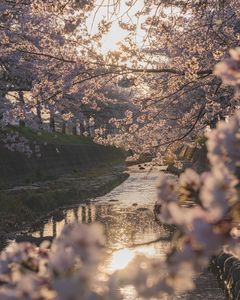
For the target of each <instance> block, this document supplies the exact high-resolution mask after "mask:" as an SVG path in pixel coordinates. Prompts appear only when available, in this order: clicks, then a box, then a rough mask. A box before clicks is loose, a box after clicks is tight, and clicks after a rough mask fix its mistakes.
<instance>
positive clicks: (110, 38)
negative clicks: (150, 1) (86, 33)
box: [88, 0, 144, 53]
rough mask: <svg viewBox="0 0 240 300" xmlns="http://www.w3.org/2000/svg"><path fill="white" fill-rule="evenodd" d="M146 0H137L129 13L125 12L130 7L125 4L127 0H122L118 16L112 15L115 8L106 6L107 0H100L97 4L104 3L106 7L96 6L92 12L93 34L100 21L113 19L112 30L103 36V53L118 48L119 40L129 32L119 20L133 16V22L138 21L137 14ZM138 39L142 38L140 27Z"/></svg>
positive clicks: (90, 23)
mask: <svg viewBox="0 0 240 300" xmlns="http://www.w3.org/2000/svg"><path fill="white" fill-rule="evenodd" d="M143 2H144V0H136V4H135V5H134V7H133V8H132V9H131V10H129V11H128V14H126V13H125V12H126V11H127V10H128V7H127V6H126V5H125V0H121V6H120V10H119V12H118V16H116V15H112V14H113V13H114V10H113V8H111V7H110V8H109V10H108V9H107V7H106V6H104V5H107V3H108V1H107V0H104V1H103V0H98V1H97V5H100V4H101V5H103V6H104V7H101V8H96V9H95V10H94V12H93V13H92V14H91V16H90V18H89V20H88V26H89V30H90V31H91V33H92V34H94V33H96V32H97V30H98V24H99V22H100V21H101V20H102V19H103V18H104V19H106V20H109V21H112V28H111V30H110V32H109V33H108V34H107V35H106V36H105V37H104V38H103V41H102V49H101V51H102V52H103V53H107V52H108V51H109V50H117V48H118V45H117V44H118V42H120V41H121V40H123V39H124V38H125V37H126V36H127V34H128V32H127V31H126V30H123V29H121V28H120V27H119V24H118V21H123V22H129V20H130V19H129V17H130V18H132V20H133V22H135V21H136V17H135V14H136V12H137V11H139V10H140V9H141V8H142V6H143ZM137 38H138V40H139V42H140V40H141V30H140V28H138V37H137Z"/></svg>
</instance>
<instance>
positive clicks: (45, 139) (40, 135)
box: [9, 126, 93, 145]
mask: <svg viewBox="0 0 240 300" xmlns="http://www.w3.org/2000/svg"><path fill="white" fill-rule="evenodd" d="M9 130H12V131H14V132H18V133H19V134H20V135H21V136H23V137H25V138H26V139H28V140H29V141H32V142H37V143H39V144H44V143H48V144H58V145H84V144H92V143H93V140H92V139H91V138H90V137H80V136H77V135H69V134H62V133H59V132H54V133H53V132H48V131H45V130H39V131H35V130H33V129H31V128H30V127H23V126H9Z"/></svg>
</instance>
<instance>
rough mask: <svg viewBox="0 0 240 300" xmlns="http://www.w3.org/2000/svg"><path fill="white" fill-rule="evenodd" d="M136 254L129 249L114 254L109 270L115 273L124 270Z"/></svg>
mask: <svg viewBox="0 0 240 300" xmlns="http://www.w3.org/2000/svg"><path fill="white" fill-rule="evenodd" d="M134 256H135V255H134V253H133V252H132V251H130V250H129V249H122V250H119V251H116V252H114V253H113V256H112V261H111V264H110V266H109V268H110V269H111V270H113V271H115V270H120V269H124V268H126V267H127V265H128V264H129V263H130V261H131V260H132V259H133V258H134Z"/></svg>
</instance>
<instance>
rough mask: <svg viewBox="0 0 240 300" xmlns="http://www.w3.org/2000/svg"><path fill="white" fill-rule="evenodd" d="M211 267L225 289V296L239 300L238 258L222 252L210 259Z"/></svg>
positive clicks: (239, 270)
mask: <svg viewBox="0 0 240 300" xmlns="http://www.w3.org/2000/svg"><path fill="white" fill-rule="evenodd" d="M211 269H212V271H213V272H214V273H215V275H216V276H217V278H218V281H219V283H220V285H221V287H222V288H223V289H224V290H225V291H226V296H227V298H228V299H231V300H240V260H239V259H237V258H236V257H234V256H233V255H231V254H227V253H224V252H223V253H221V254H220V255H219V256H217V257H214V258H213V259H212V263H211Z"/></svg>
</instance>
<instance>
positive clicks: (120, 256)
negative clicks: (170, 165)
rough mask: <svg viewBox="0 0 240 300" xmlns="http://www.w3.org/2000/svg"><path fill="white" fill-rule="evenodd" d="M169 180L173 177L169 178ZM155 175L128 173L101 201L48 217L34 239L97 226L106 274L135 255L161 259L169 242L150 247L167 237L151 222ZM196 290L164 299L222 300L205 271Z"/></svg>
mask: <svg viewBox="0 0 240 300" xmlns="http://www.w3.org/2000/svg"><path fill="white" fill-rule="evenodd" d="M169 176H173V175H169ZM157 177H158V175H157V173H150V174H149V175H147V174H146V173H132V174H131V176H130V177H129V178H128V179H127V180H126V181H125V182H124V183H123V184H121V185H120V186H118V187H117V188H115V189H114V190H113V191H111V192H110V193H108V194H107V195H105V196H103V197H99V198H96V199H92V200H91V201H90V203H89V204H87V205H86V204H85V205H80V206H78V207H73V208H69V209H66V210H64V212H63V215H62V217H60V218H59V217H58V218H56V217H51V218H50V219H49V220H47V221H46V223H45V224H44V225H43V226H42V227H41V228H40V229H39V230H37V231H34V232H32V233H30V234H31V236H32V237H34V238H42V237H50V236H51V237H52V236H57V235H59V234H60V232H61V230H62V228H63V227H64V225H65V224H68V223H71V222H75V221H77V222H84V223H92V222H100V223H101V224H103V226H104V227H105V231H106V236H107V250H108V256H107V259H106V260H105V262H104V264H103V266H102V267H103V268H104V269H105V270H106V272H110V273H111V272H113V271H115V270H117V269H121V268H124V267H126V266H127V265H128V263H129V262H130V261H131V260H132V259H133V258H134V256H136V255H138V254H145V255H147V256H149V257H159V259H164V257H165V255H166V253H167V251H168V249H169V247H170V241H167V240H166V241H165V242H156V243H150V244H149V242H151V241H154V240H157V239H158V238H159V237H168V236H170V235H171V231H170V229H169V227H166V226H164V225H162V226H160V225H159V224H157V223H156V222H155V220H154V215H153V206H154V203H155V201H156V182H157ZM196 286H197V289H196V290H195V291H193V292H190V293H188V294H186V295H182V296H178V297H174V298H172V297H170V298H169V297H167V296H166V298H164V299H167V300H173V299H174V300H175V299H184V300H187V299H188V300H198V299H199V300H200V299H201V300H203V299H204V300H205V299H206V300H215V299H216V300H217V299H218V300H223V299H225V297H224V294H223V292H222V290H221V289H220V288H219V287H218V283H217V281H216V279H215V278H214V276H213V275H212V274H211V273H209V272H208V271H206V272H204V273H203V274H201V275H200V276H199V277H198V278H196ZM124 294H125V299H128V300H134V299H136V295H135V293H134V290H132V289H131V288H127V289H126V290H125V291H124Z"/></svg>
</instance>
